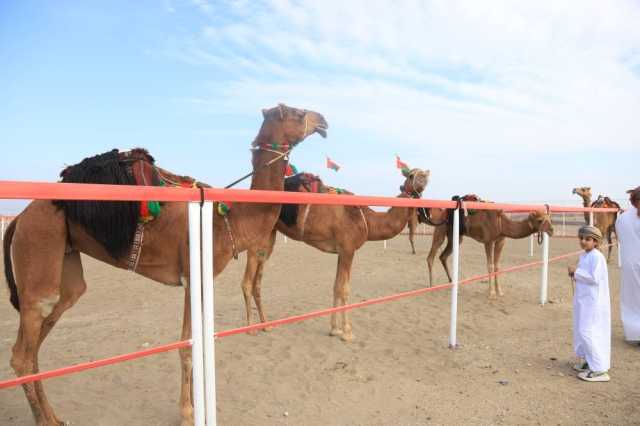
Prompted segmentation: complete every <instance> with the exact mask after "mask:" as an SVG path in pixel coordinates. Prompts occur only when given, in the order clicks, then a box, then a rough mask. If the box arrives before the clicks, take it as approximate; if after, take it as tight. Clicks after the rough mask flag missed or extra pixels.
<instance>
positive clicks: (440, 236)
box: [427, 226, 447, 287]
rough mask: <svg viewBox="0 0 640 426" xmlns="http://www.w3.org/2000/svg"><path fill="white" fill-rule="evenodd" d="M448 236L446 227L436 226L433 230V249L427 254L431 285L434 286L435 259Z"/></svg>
mask: <svg viewBox="0 0 640 426" xmlns="http://www.w3.org/2000/svg"><path fill="white" fill-rule="evenodd" d="M446 236H447V232H446V227H444V226H436V227H435V228H434V230H433V236H432V239H431V249H430V250H429V254H428V255H427V266H428V267H429V287H432V286H433V259H434V258H435V257H436V253H437V252H438V249H439V248H440V246H442V243H443V242H444V239H445V237H446Z"/></svg>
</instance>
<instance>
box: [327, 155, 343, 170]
mask: <svg viewBox="0 0 640 426" xmlns="http://www.w3.org/2000/svg"><path fill="white" fill-rule="evenodd" d="M340 167H341V166H340V164H338V163H336V162H335V161H333V160H332V159H331V158H329V157H327V169H331V170H335V171H336V172H337V171H338V170H340Z"/></svg>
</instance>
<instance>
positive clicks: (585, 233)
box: [578, 225, 602, 242]
mask: <svg viewBox="0 0 640 426" xmlns="http://www.w3.org/2000/svg"><path fill="white" fill-rule="evenodd" d="M578 236H579V237H591V238H593V239H594V240H596V241H598V242H600V241H602V232H600V230H599V229H598V228H596V227H595V226H591V225H585V226H582V227H581V228H580V229H579V230H578Z"/></svg>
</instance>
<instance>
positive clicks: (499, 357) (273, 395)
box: [0, 236, 640, 425]
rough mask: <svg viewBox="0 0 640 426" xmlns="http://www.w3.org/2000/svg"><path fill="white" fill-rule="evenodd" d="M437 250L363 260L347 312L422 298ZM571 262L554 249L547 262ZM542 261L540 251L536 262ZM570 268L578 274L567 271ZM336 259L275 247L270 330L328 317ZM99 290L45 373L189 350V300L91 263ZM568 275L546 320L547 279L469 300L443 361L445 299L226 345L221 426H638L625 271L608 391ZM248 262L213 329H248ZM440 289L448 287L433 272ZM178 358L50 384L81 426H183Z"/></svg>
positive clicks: (510, 281) (220, 288) (391, 252)
mask: <svg viewBox="0 0 640 426" xmlns="http://www.w3.org/2000/svg"><path fill="white" fill-rule="evenodd" d="M428 244H430V237H420V238H419V240H418V249H419V252H418V255H417V256H412V255H411V254H410V248H409V244H408V241H407V237H406V236H399V237H398V238H396V239H394V240H392V241H390V242H389V244H388V248H387V249H386V250H383V245H382V242H374V243H369V244H367V245H366V246H365V247H364V248H363V249H362V250H361V251H360V252H359V253H358V255H357V257H356V260H355V264H354V271H353V277H352V288H353V293H352V294H353V299H352V300H353V301H360V300H364V299H368V298H371V297H376V296H381V295H386V294H392V293H395V292H400V291H405V290H411V289H416V288H420V287H423V286H424V285H425V283H426V266H425V256H426V252H427V249H428ZM528 247H529V243H528V239H525V240H517V241H514V240H511V241H509V242H508V243H507V246H506V249H505V256H504V261H503V266H505V267H506V266H509V265H515V264H519V263H523V262H527V261H529V260H530V259H531V258H530V257H529V255H528V251H529V249H528ZM574 250H577V243H576V241H575V240H572V239H563V238H554V239H552V242H551V255H552V256H553V255H557V254H562V253H565V252H569V251H574ZM461 256H462V259H463V262H462V271H461V276H462V277H468V276H471V275H475V274H478V273H482V272H484V270H485V263H484V251H483V249H482V246H481V245H479V244H477V243H475V242H472V241H470V240H468V239H467V240H465V243H464V244H463V246H462V250H461ZM535 256H536V258H539V256H540V251H539V248H538V247H536V253H535ZM573 261H574V260H573V259H572V260H571V262H573ZM335 262H336V258H335V256H333V255H328V254H323V253H320V252H318V251H316V250H314V249H312V248H309V247H307V246H305V245H303V244H300V243H296V242H291V241H289V242H288V243H287V244H284V243H283V241H282V237H281V236H279V239H278V246H277V247H276V250H275V253H274V255H273V257H272V260H271V261H270V263H269V265H268V268H267V271H266V274H265V278H264V285H263V298H264V300H265V303H266V307H267V314H268V315H269V317H270V318H272V319H274V318H280V317H285V316H289V315H293V314H299V313H303V312H307V311H310V310H315V309H320V308H324V307H327V306H329V305H330V304H331V293H332V290H331V288H332V284H333V276H334V271H335ZM84 264H85V271H86V278H87V282H88V284H89V289H88V291H87V293H86V294H85V296H84V297H83V298H82V299H81V300H80V302H79V303H78V305H76V306H75V307H74V308H73V309H72V310H71V311H70V312H68V313H67V314H65V316H64V317H63V319H62V320H61V321H60V323H59V324H58V326H57V327H56V328H55V329H54V331H53V332H52V334H51V335H50V337H49V338H48V339H47V341H46V343H45V344H44V347H43V350H42V351H41V356H40V360H41V368H42V369H43V370H44V369H51V368H56V367H61V366H66V365H70V364H73V363H77V362H82V361H87V360H92V359H98V358H101V357H107V356H112V355H116V354H121V353H126V352H129V351H134V350H137V349H140V348H143V347H146V346H147V345H151V346H153V345H158V344H163V343H169V342H171V341H175V340H177V339H178V338H179V329H180V318H181V310H182V301H183V290H182V289H180V288H169V287H163V286H161V285H158V284H156V283H153V282H151V281H149V280H146V279H144V278H141V277H138V276H136V275H133V274H130V273H128V272H124V271H119V270H115V269H113V268H111V267H108V266H106V265H104V264H101V263H98V262H96V261H94V260H92V259H89V258H85V259H84ZM567 264H568V261H567V260H563V261H559V262H557V263H555V264H552V266H551V267H550V287H549V296H550V298H551V299H552V300H553V302H554V303H551V304H548V305H546V306H545V307H540V306H539V305H538V303H537V301H538V297H539V280H540V269H539V268H534V269H531V270H527V271H524V272H517V273H513V274H508V275H506V276H504V278H503V283H504V286H505V290H506V296H505V297H503V298H502V299H501V300H500V301H498V302H494V303H489V302H488V301H487V299H486V292H487V285H486V284H485V283H476V284H471V285H469V286H465V287H463V288H461V292H460V302H459V308H460V317H459V318H460V319H459V331H458V337H459V342H460V343H461V347H460V348H459V349H457V350H455V351H451V350H449V349H448V348H447V335H448V327H449V298H450V293H449V292H448V291H442V292H436V293H428V294H426V295H423V296H420V297H417V298H412V299H404V300H401V301H396V302H392V303H388V304H384V305H376V306H372V307H368V308H365V309H360V310H358V311H355V312H354V313H353V314H352V319H353V325H354V333H355V336H356V341H355V342H353V343H350V344H345V343H343V342H341V341H340V340H339V339H337V338H335V337H330V336H328V331H329V320H328V318H319V319H314V320H310V321H307V322H303V323H299V324H295V325H288V326H283V327H280V328H276V329H275V330H273V331H272V332H270V333H261V334H260V335H259V336H257V337H251V336H247V335H239V336H232V337H228V338H224V339H220V340H218V341H217V344H216V364H217V365H216V371H217V389H218V420H219V423H220V424H224V425H240V424H242V425H244V424H248V425H265V424H278V425H300V424H305V425H326V424H336V425H343V424H356V425H390V424H393V425H395V424H403V425H420V424H462V423H465V424H638V423H639V422H640V420H638V419H639V417H638V415H639V414H640V406H639V405H638V400H639V399H638V398H639V397H640V390H638V386H637V383H638V378H639V374H638V372H637V370H636V368H637V357H638V351H640V349H639V348H638V347H632V346H630V345H628V344H626V343H624V342H623V339H622V328H621V324H620V320H619V314H618V276H619V275H618V269H617V267H616V266H615V262H612V263H611V264H610V271H609V277H610V282H611V290H612V291H611V293H612V297H613V300H612V308H613V368H612V370H611V376H612V381H611V382H609V383H584V382H581V381H579V380H578V379H577V378H576V377H575V374H574V373H573V372H572V370H571V368H570V363H571V362H572V361H573V357H572V347H571V290H570V287H569V284H568V283H569V281H568V279H567V277H566V267H567ZM243 267H244V262H243V258H241V260H240V261H235V262H232V263H231V264H230V265H229V267H228V268H227V270H226V271H225V272H224V273H223V274H222V275H221V276H220V278H219V279H218V280H217V281H216V285H217V287H216V321H217V322H216V328H217V329H218V330H223V329H228V328H233V327H236V326H240V325H242V324H243V323H244V320H243V316H244V308H243V303H242V296H241V291H240V288H239V284H240V277H241V272H242V270H243ZM436 277H437V282H439V283H440V282H444V281H445V276H444V272H443V271H442V269H441V268H440V267H438V268H437V274H436ZM0 300H1V303H0V377H2V378H8V377H13V371H12V370H11V369H10V367H9V357H10V352H11V350H10V348H11V345H12V344H13V341H14V338H15V333H16V330H17V324H18V315H17V314H16V312H14V311H13V309H12V308H11V306H10V305H9V302H8V295H7V291H6V286H5V283H4V282H2V283H0ZM178 384H179V363H178V355H177V353H168V354H163V355H157V356H152V357H149V358H146V359H142V360H137V361H131V362H127V363H124V364H119V365H117V366H110V367H105V368H100V369H97V370H91V371H89V372H83V373H79V374H75V375H71V376H67V377H63V378H55V379H50V380H48V381H47V382H46V383H45V385H46V389H47V390H48V394H49V398H50V400H51V401H52V403H53V406H54V407H55V408H56V410H57V413H58V415H59V416H60V417H61V418H64V419H66V420H70V421H71V422H72V424H76V425H125V424H126V425H156V424H157V425H177V424H179V420H180V419H179V411H178V405H177V401H178V392H179V389H178ZM32 423H33V420H32V417H31V412H30V410H29V408H28V405H27V402H26V399H25V398H24V395H23V392H22V390H21V389H20V388H14V389H9V390H0V424H3V425H30V424H32Z"/></svg>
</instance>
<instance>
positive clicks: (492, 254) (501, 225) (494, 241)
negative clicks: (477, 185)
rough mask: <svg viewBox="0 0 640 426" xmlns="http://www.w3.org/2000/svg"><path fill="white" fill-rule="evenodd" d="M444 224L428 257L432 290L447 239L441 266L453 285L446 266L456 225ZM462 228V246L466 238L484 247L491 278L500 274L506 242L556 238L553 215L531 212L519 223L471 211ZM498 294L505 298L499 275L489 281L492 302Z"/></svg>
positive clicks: (498, 214) (498, 213)
mask: <svg viewBox="0 0 640 426" xmlns="http://www.w3.org/2000/svg"><path fill="white" fill-rule="evenodd" d="M473 197H475V196H473ZM463 200H464V197H463ZM469 201H471V200H469ZM478 201H479V200H478ZM433 210H436V209H433ZM438 210H440V209H438ZM433 216H436V214H433V213H432V217H433ZM437 216H439V217H440V218H442V216H443V215H441V213H440V212H438V213H437ZM442 220H443V222H444V223H440V224H438V226H436V227H435V229H434V232H433V239H432V242H431V250H430V251H429V254H428V256H427V265H428V267H429V285H430V286H431V285H433V259H434V258H435V256H436V253H437V251H438V249H439V248H440V246H441V245H442V243H443V242H444V240H445V238H446V239H447V245H446V247H445V249H444V250H443V251H442V253H441V254H440V262H441V263H442V266H444V270H445V272H446V273H447V277H448V278H449V281H451V274H450V273H449V267H448V266H447V258H448V257H449V256H450V255H451V252H452V250H453V244H452V236H453V223H452V220H451V219H450V218H447V219H446V220H445V219H442ZM461 224H462V226H461V228H462V230H461V232H460V243H462V238H463V236H464V235H467V236H469V237H471V238H473V239H474V240H476V241H478V242H480V243H482V244H484V250H485V254H486V257H487V272H488V273H489V274H491V273H494V272H498V271H499V270H500V257H501V255H502V249H503V248H504V244H505V242H506V238H525V237H528V236H529V235H531V234H534V233H536V232H537V233H538V234H540V233H541V232H546V233H548V234H549V235H553V226H552V225H551V217H550V215H549V214H546V213H543V212H540V211H535V212H532V213H530V214H529V215H528V216H527V218H526V219H524V220H521V221H517V220H512V219H510V218H509V217H507V215H506V214H505V213H504V212H502V211H501V210H469V211H468V216H466V217H465V216H463V217H462V218H461ZM496 291H497V294H498V295H500V296H502V295H503V294H504V293H503V291H502V288H501V286H500V283H499V282H498V275H494V277H493V280H491V278H489V298H490V299H495V298H496Z"/></svg>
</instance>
